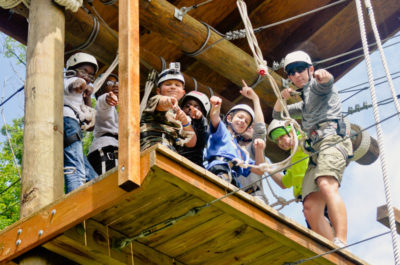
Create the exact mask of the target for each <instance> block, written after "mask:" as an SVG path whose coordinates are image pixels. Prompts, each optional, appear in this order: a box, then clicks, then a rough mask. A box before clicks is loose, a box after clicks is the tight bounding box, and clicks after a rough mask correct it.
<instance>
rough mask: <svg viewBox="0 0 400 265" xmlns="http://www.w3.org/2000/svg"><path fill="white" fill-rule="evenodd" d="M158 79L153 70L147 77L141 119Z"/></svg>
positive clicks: (140, 110) (141, 106)
mask: <svg viewBox="0 0 400 265" xmlns="http://www.w3.org/2000/svg"><path fill="white" fill-rule="evenodd" d="M160 58H162V57H160ZM156 77H157V73H156V71H155V70H152V71H151V72H150V73H149V76H148V77H147V81H146V85H145V86H144V95H143V98H142V101H141V102H140V108H139V119H141V118H142V114H143V111H144V109H145V108H146V105H147V101H148V100H149V96H150V93H151V91H152V90H153V87H154V82H155V80H156Z"/></svg>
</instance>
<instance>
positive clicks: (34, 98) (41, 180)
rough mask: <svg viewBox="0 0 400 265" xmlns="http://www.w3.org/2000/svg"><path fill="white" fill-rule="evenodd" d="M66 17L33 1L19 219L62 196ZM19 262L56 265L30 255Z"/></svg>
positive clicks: (44, 1)
mask: <svg viewBox="0 0 400 265" xmlns="http://www.w3.org/2000/svg"><path fill="white" fill-rule="evenodd" d="M64 37H65V17H64V12H63V10H62V9H60V7H58V6H56V5H55V4H54V3H53V2H52V1H51V0H35V1H32V2H31V7H30V12H29V27H28V47H27V53H26V54H27V56H26V57H27V66H26V85H25V126H24V151H23V159H22V188H21V211H20V212H21V218H23V217H25V216H28V215H30V214H32V213H33V212H35V211H38V210H39V209H41V208H42V207H44V206H46V205H48V204H50V203H51V202H53V201H54V200H55V199H57V198H59V197H60V196H61V195H62V194H63V193H64V178H63V107H62V106H63V94H64V93H63V91H64V89H63V88H64V84H63V67H64V60H63V59H62V58H64ZM19 264H24V265H29V264H35V265H39V264H55V263H53V262H51V261H50V260H49V259H48V258H47V255H46V254H45V253H41V254H40V255H38V254H34V253H30V254H28V255H27V256H25V257H24V258H22V260H21V261H20V263H19Z"/></svg>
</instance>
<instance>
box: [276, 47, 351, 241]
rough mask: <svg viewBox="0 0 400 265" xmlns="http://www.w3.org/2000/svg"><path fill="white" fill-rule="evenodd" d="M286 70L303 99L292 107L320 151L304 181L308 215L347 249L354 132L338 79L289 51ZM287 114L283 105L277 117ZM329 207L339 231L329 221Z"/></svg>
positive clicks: (284, 94)
mask: <svg viewBox="0 0 400 265" xmlns="http://www.w3.org/2000/svg"><path fill="white" fill-rule="evenodd" d="M284 67H285V72H286V73H287V74H288V77H289V79H290V80H291V81H292V83H293V84H294V85H295V86H296V87H297V88H298V89H299V90H298V92H300V93H301V94H300V95H301V98H302V101H300V102H297V103H294V104H291V105H288V110H289V113H290V115H291V117H293V118H296V119H301V120H302V128H303V130H304V131H305V132H306V133H307V137H308V142H309V144H310V145H311V149H312V151H314V152H318V154H317V155H314V156H312V158H311V159H310V163H309V165H308V168H307V171H306V174H305V176H304V179H303V192H302V199H303V203H304V215H305V217H306V219H307V221H308V223H309V224H310V226H311V229H313V230H314V231H316V232H317V233H319V234H321V235H323V236H325V237H326V238H328V239H330V240H332V241H333V242H334V243H335V244H336V245H338V246H340V247H342V246H344V245H345V244H346V240H347V214H346V206H345V204H344V202H343V199H342V198H341V196H340V194H339V192H338V189H339V186H340V183H341V180H342V176H343V172H344V169H345V168H346V165H347V162H348V158H349V157H350V156H352V154H353V149H352V144H351V141H350V139H349V138H347V139H346V140H344V141H343V137H345V136H346V134H347V132H348V130H347V128H346V126H345V125H344V122H343V117H342V107H341V102H340V98H339V95H338V92H337V90H336V89H335V88H334V87H333V76H332V75H331V74H330V73H329V72H328V71H326V70H324V69H318V70H315V71H314V66H313V65H312V62H311V58H310V56H309V55H308V54H307V53H305V52H303V51H295V52H292V53H289V54H288V55H287V56H286V57H285V64H284ZM293 92H295V91H294V90H293V89H292V88H286V89H284V90H283V91H282V92H281V93H282V97H283V98H284V99H286V100H287V99H289V98H290V97H292V95H294V93H293ZM281 111H282V106H281V104H280V102H279V101H277V102H276V103H275V106H274V112H273V118H275V119H282V118H281ZM336 143H337V144H336ZM335 144H336V145H335ZM325 206H327V207H328V215H329V219H330V220H331V223H332V226H333V227H331V226H330V224H329V222H328V220H327V219H326V218H325V217H324V208H325ZM332 228H333V229H332Z"/></svg>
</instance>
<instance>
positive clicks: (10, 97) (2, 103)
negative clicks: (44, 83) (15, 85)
mask: <svg viewBox="0 0 400 265" xmlns="http://www.w3.org/2000/svg"><path fill="white" fill-rule="evenodd" d="M22 90H24V86H22V87H21V88H19V89H18V90H17V91H15V92H14V93H12V94H11V96H9V97H8V98H6V99H5V100H4V101H2V102H1V103H0V107H2V106H3V105H4V104H6V103H7V101H9V100H10V99H12V98H13V97H14V96H15V95H16V94H18V93H19V92H21V91H22Z"/></svg>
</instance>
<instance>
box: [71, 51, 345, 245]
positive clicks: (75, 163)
mask: <svg viewBox="0 0 400 265" xmlns="http://www.w3.org/2000/svg"><path fill="white" fill-rule="evenodd" d="M66 70H67V71H66V75H65V80H64V168H65V172H64V174H65V190H66V192H67V193H68V192H70V191H72V190H74V189H76V188H78V187H79V186H81V185H83V184H84V183H86V182H88V181H89V180H91V179H93V178H95V177H96V176H98V175H101V174H103V173H105V172H106V171H107V170H109V169H112V168H114V167H115V166H117V163H118V113H117V109H116V107H117V105H118V85H119V84H118V76H116V75H114V74H111V75H109V76H108V77H107V78H106V79H105V82H104V83H103V84H102V85H101V87H100V88H99V89H98V91H93V87H92V85H91V83H93V82H95V80H94V76H95V75H96V73H97V71H98V64H97V61H96V59H95V58H94V57H93V56H91V55H89V54H86V53H77V54H75V55H72V56H71V57H70V58H69V59H68V60H67V63H66ZM284 70H285V72H286V73H287V75H288V78H289V79H290V80H291V82H292V83H293V84H294V86H296V87H297V88H298V90H297V92H301V93H300V95H301V98H302V101H300V102H297V103H294V104H291V105H288V106H287V109H288V111H289V113H290V115H291V117H293V118H296V119H301V121H302V123H301V126H302V127H301V128H302V130H303V131H304V132H305V135H306V137H307V142H308V144H309V148H311V149H312V150H313V152H316V153H317V155H314V156H311V157H310V158H309V156H308V155H307V154H305V153H304V151H303V149H302V148H297V150H294V152H295V153H294V154H292V155H293V156H292V158H291V162H292V166H291V167H289V168H287V169H285V171H284V174H283V173H273V174H271V178H272V179H273V180H274V181H275V182H276V183H277V184H278V185H279V186H280V187H282V188H290V187H293V194H294V196H295V198H297V199H298V201H301V202H302V203H303V207H304V210H303V211H304V216H305V218H306V221H307V225H308V226H309V227H310V228H311V229H312V230H314V231H316V232H317V233H319V234H321V235H323V236H325V237H326V238H328V239H330V240H332V241H333V242H334V243H335V244H336V245H338V246H339V247H342V246H344V245H345V244H346V240H347V216H346V207H345V204H344V202H343V200H342V198H341V196H340V195H339V193H338V189H339V186H340V183H341V180H342V176H343V172H344V169H345V167H346V165H347V162H348V158H349V157H351V155H352V152H353V150H352V145H351V141H350V140H349V139H346V138H345V139H343V137H344V136H345V134H346V128H345V125H344V122H343V117H342V112H341V103H340V99H339V96H338V92H337V90H336V89H335V88H334V87H333V76H332V75H331V74H330V73H329V72H328V71H326V70H324V69H318V70H314V67H313V65H312V61H311V58H310V57H309V55H308V54H306V53H305V52H303V51H295V52H292V53H289V54H288V55H287V56H286V57H285V65H284ZM103 79H104V78H103ZM156 84H157V88H156V91H155V95H154V96H152V97H151V98H150V99H149V100H148V101H147V104H146V107H145V109H144V111H143V114H142V117H141V121H140V147H141V151H144V150H146V149H148V148H149V147H151V146H153V145H155V144H157V143H160V144H162V145H165V146H167V147H168V148H170V149H172V150H173V151H176V152H177V153H179V154H180V155H182V156H184V157H186V158H187V159H189V160H191V161H192V162H194V163H196V164H197V165H199V166H201V167H204V168H205V169H207V170H209V171H210V172H212V173H214V174H215V175H216V176H218V177H219V178H221V179H223V180H224V181H226V182H228V183H230V184H233V185H235V186H237V187H239V188H243V189H244V190H245V191H246V192H247V193H249V194H251V195H253V196H255V197H258V198H259V199H265V197H264V191H263V187H262V181H260V179H261V176H262V175H263V174H264V173H265V172H264V171H262V170H261V169H260V167H257V165H260V164H262V163H264V165H265V164H267V165H268V163H269V162H266V158H265V155H264V149H265V147H266V138H267V137H268V138H269V139H270V140H271V141H272V142H274V143H276V144H277V145H278V147H279V148H281V149H283V150H285V151H289V150H292V149H293V148H294V146H295V141H296V138H297V139H299V138H301V137H302V136H301V134H300V133H299V132H298V131H297V130H296V129H294V127H292V126H288V125H286V124H287V123H285V122H284V121H283V120H282V115H281V112H282V110H283V107H284V106H282V105H281V103H280V101H277V102H276V104H275V106H274V109H273V118H274V119H273V120H272V122H271V123H270V125H269V126H268V131H267V129H266V126H265V122H264V116H263V112H262V109H261V105H260V99H259V97H258V95H257V94H256V93H255V92H254V90H253V89H252V88H251V87H249V86H247V85H246V83H245V82H244V81H243V87H242V89H241V91H240V93H241V95H242V96H243V97H245V98H248V99H250V100H251V101H252V105H253V106H252V107H251V106H249V105H247V104H239V105H236V106H233V107H232V108H231V109H230V110H229V111H228V112H227V113H226V114H225V116H222V115H221V106H222V103H223V102H222V99H221V98H220V97H218V96H212V97H211V98H208V96H207V95H205V94H204V93H201V92H198V91H191V92H189V93H185V79H184V76H183V75H182V73H181V71H180V65H179V63H171V64H170V67H169V68H168V69H165V70H163V71H162V72H161V73H160V74H159V76H158V80H157V82H156ZM93 92H94V95H95V98H96V101H97V103H96V107H95V110H93V108H92V102H91V94H92V93H93ZM293 92H294V91H293V90H292V89H291V88H285V89H284V90H283V91H281V95H282V97H283V98H284V99H286V100H287V99H289V98H290V97H292V96H293V95H294V93H293ZM83 130H93V136H94V139H93V142H92V144H91V146H90V148H89V153H88V155H87V157H86V156H85V155H84V152H83V144H82V131H83ZM303 135H304V134H303ZM335 144H336V145H335ZM298 161H300V162H298ZM243 164H246V165H254V166H243ZM267 173H271V172H268V170H267ZM245 183H246V184H245ZM249 183H252V184H253V185H248V184H249Z"/></svg>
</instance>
